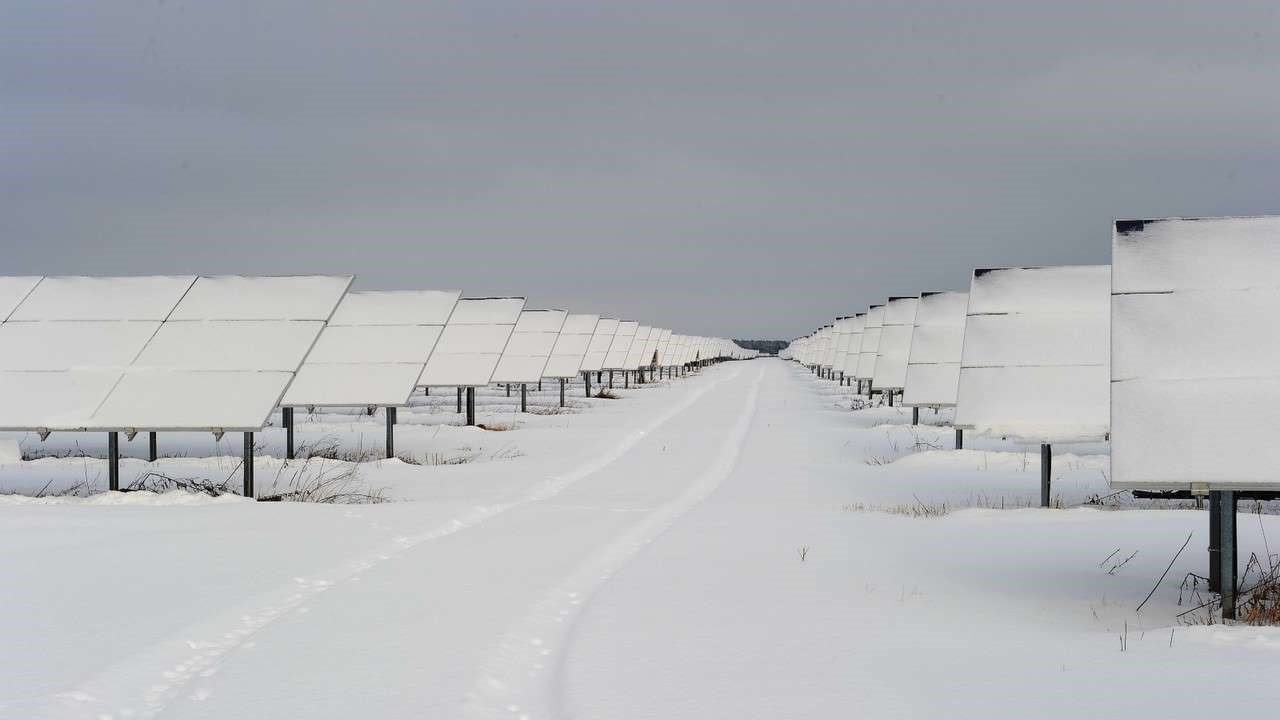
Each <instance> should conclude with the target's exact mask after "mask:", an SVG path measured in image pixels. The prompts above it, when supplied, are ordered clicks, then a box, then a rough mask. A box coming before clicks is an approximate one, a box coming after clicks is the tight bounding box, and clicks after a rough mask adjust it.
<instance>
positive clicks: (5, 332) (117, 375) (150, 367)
mask: <svg viewBox="0 0 1280 720" xmlns="http://www.w3.org/2000/svg"><path fill="white" fill-rule="evenodd" d="M350 283H351V278H350V277H324V276H314V277H289V278H269V277H253V278H247V277H194V276H150V277H146V276H143V277H100V278H89V277H46V278H44V279H43V280H41V281H40V283H39V284H38V285H36V287H35V288H34V289H33V290H32V291H31V292H30V293H29V294H28V296H27V297H26V298H25V299H24V300H23V301H22V302H21V304H20V305H19V306H18V307H17V308H16V309H15V310H14V311H13V312H12V313H10V317H9V320H8V321H6V322H5V323H4V325H3V326H0V355H3V356H5V357H7V358H8V360H7V361H6V362H5V365H4V368H3V372H0V375H3V377H2V378H0V406H4V409H3V410H0V426H4V427H12V428H14V429H32V428H36V429H49V430H134V429H144V430H206V429H213V430H225V431H241V430H243V431H250V430H258V429H260V428H261V427H262V426H263V425H264V424H265V422H266V420H267V418H268V417H269V416H270V414H271V412H272V410H273V409H274V407H275V405H276V402H277V401H278V400H279V399H280V396H281V394H282V393H283V392H284V390H285V388H286V387H287V386H288V384H289V382H290V381H291V380H292V378H293V375H294V373H295V372H296V371H297V369H298V366H299V365H300V364H301V363H302V360H303V358H304V357H306V354H307V352H308V351H309V350H310V348H311V346H312V344H313V343H314V342H315V339H316V336H317V335H318V334H319V332H320V329H321V328H322V327H323V326H324V324H325V322H326V321H327V320H328V318H329V316H330V315H331V314H332V313H333V309H334V307H335V306H336V305H337V303H338V301H339V299H340V298H341V297H342V295H343V294H344V293H345V292H346V290H347V287H348V286H349V285H350ZM286 293H297V294H298V296H299V297H300V298H302V300H297V299H294V300H287V299H284V295H285V294H286ZM246 298H253V299H254V300H270V299H271V298H276V299H277V300H279V302H278V303H277V304H276V306H275V307H276V308H278V310H276V311H272V310H270V309H254V310H252V311H249V310H248V309H247V308H246V307H245V305H244V302H245V300H246ZM77 336H78V338H79V342H78V343H77ZM19 345H22V346H23V348H24V349H22V350H21V351H19V350H18V349H17V348H18V346H19ZM35 375H40V377H38V378H37V377H34V376H35Z"/></svg>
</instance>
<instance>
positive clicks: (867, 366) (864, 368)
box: [854, 305, 884, 380]
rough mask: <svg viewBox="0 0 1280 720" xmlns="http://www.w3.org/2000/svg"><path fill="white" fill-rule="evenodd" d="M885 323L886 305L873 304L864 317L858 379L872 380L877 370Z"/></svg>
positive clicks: (855, 376) (856, 376)
mask: <svg viewBox="0 0 1280 720" xmlns="http://www.w3.org/2000/svg"><path fill="white" fill-rule="evenodd" d="M883 323H884V306H883V305H872V306H871V307H869V308H867V314H866V315H865V316H864V318H863V325H862V338H861V340H859V344H858V371H857V372H856V373H855V374H854V379H856V380H871V379H872V378H874V377H875V372H876V353H877V351H878V350H879V348H880V334H881V328H882V325H883Z"/></svg>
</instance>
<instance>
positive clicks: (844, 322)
mask: <svg viewBox="0 0 1280 720" xmlns="http://www.w3.org/2000/svg"><path fill="white" fill-rule="evenodd" d="M852 327H853V316H852V315H845V316H841V317H838V318H836V322H835V341H836V343H835V348H836V350H835V354H834V355H833V356H832V358H831V371H832V372H835V373H843V372H844V366H845V364H846V363H847V362H848V360H849V343H850V342H851V341H852V340H853V333H852Z"/></svg>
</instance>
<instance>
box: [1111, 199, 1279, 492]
mask: <svg viewBox="0 0 1280 720" xmlns="http://www.w3.org/2000/svg"><path fill="white" fill-rule="evenodd" d="M1112 263H1113V268H1114V269H1113V273H1112V295H1111V322H1112V325H1111V332H1112V336H1111V337H1112V341H1111V342H1112V354H1111V362H1112V376H1111V422H1112V453H1111V457H1112V460H1111V467H1112V472H1113V475H1112V485H1114V486H1115V487H1118V488H1140V489H1148V490H1195V491H1203V490H1276V489H1277V488H1280V474H1278V473H1277V470H1276V468H1277V467H1280V446H1277V444H1276V442H1275V429H1276V427H1277V426H1278V425H1280V333H1277V332H1276V331H1275V326H1276V318H1277V317H1278V316H1280V217H1227V218H1203V219H1167V220H1129V221H1120V222H1117V223H1116V225H1115V234H1114V239H1113V241H1112ZM1232 448H1243V450H1242V451H1236V450H1232Z"/></svg>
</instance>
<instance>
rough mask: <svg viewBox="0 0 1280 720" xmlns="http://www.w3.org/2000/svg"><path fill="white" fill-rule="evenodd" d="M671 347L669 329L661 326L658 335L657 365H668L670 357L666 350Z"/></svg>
mask: <svg viewBox="0 0 1280 720" xmlns="http://www.w3.org/2000/svg"><path fill="white" fill-rule="evenodd" d="M670 349H671V331H670V330H667V329H666V328H663V330H662V334H660V335H659V336H658V365H659V366H660V367H668V366H669V365H671V357H670V356H669V355H668V354H667V351H668V350H670Z"/></svg>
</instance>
